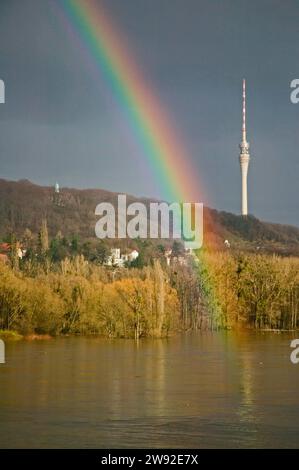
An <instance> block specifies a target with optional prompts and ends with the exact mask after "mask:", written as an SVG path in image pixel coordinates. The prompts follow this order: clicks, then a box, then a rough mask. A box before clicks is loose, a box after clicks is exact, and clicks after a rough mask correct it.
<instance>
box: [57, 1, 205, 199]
mask: <svg viewBox="0 0 299 470" xmlns="http://www.w3.org/2000/svg"><path fill="white" fill-rule="evenodd" d="M57 4H58V5H59V7H60V9H61V11H62V13H63V16H64V19H65V21H66V23H67V28H68V29H70V28H71V32H72V34H75V35H76V37H77V39H79V41H80V42H81V46H82V45H83V50H84V51H85V52H86V54H87V55H88V56H89V57H88V59H89V60H92V62H93V63H94V65H95V66H96V68H97V70H98V73H99V74H100V75H101V78H102V77H103V78H104V80H105V82H106V84H107V86H108V87H109V89H110V92H111V93H112V95H113V96H114V98H115V100H116V101H117V103H118V105H119V106H120V108H121V110H122V112H123V113H124V115H125V118H126V123H127V124H129V126H130V128H131V131H132V133H133V136H134V138H135V139H136V140H137V142H138V144H139V146H140V148H141V150H142V153H143V155H144V158H145V159H146V161H147V163H148V165H149V167H150V169H151V171H152V173H153V177H154V178H155V180H156V183H157V186H158V188H159V190H160V197H161V198H163V199H164V200H167V201H169V202H171V201H178V202H183V201H184V202H192V201H193V202H195V201H196V199H195V198H196V197H197V198H198V197H199V195H202V194H203V190H202V185H201V184H199V179H198V176H196V171H195V169H194V168H193V167H192V165H191V159H190V156H189V155H187V152H186V151H185V149H184V148H183V146H182V144H181V142H180V141H179V139H178V138H177V135H178V132H177V130H175V129H174V126H173V125H170V118H169V116H168V115H167V113H166V112H165V110H164V109H163V107H162V106H161V105H160V103H159V102H158V100H157V98H156V95H155V94H154V93H153V92H152V91H151V89H150V87H149V86H148V83H147V81H146V79H145V77H144V76H143V74H142V72H141V71H140V70H139V69H138V67H137V65H136V63H135V62H134V60H133V59H132V57H131V55H130V53H129V47H128V45H127V44H126V40H125V38H124V37H123V36H122V35H121V33H120V32H119V30H118V29H117V28H116V27H115V26H114V25H113V23H112V21H111V19H110V18H109V15H108V14H107V12H105V11H104V9H103V7H102V5H101V4H100V3H99V2H96V1H95V0H84V1H82V0H60V1H59V3H57ZM81 49H82V47H81ZM196 202H200V200H198V199H197V201H196Z"/></svg>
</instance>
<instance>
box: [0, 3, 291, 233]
mask: <svg viewBox="0 0 299 470" xmlns="http://www.w3.org/2000/svg"><path fill="white" fill-rule="evenodd" d="M103 3H104V4H105V6H106V8H107V9H108V10H109V12H110V13H111V15H112V17H113V18H114V20H115V22H116V24H118V25H119V26H120V28H121V30H122V32H123V33H124V34H125V35H126V36H127V38H128V41H129V43H130V44H131V46H132V50H133V52H134V55H135V57H136V60H137V61H138V63H139V65H140V67H141V68H142V70H143V71H144V73H145V74H146V76H147V77H149V80H150V81H151V82H152V83H153V86H154V88H155V89H156V91H157V94H158V96H159V97H160V100H161V103H162V104H163V106H165V107H166V108H167V109H168V110H169V112H170V114H171V116H172V117H173V119H174V121H175V123H176V125H177V127H178V128H179V129H180V131H181V133H182V135H183V136H184V141H185V143H186V146H187V147H188V149H189V151H190V153H191V155H192V159H193V163H194V165H195V166H196V167H197V168H198V172H199V174H200V178H201V179H202V180H203V181H205V184H206V186H207V187H208V189H209V193H210V195H211V203H212V204H213V205H214V206H215V207H217V208H219V209H226V210H231V211H234V212H238V211H239V201H240V194H239V193H240V174H239V163H238V143H239V141H240V121H241V116H240V114H241V113H240V91H241V80H242V78H243V77H246V79H247V85H248V133H249V140H250V143H251V155H252V159H251V163H250V168H249V188H250V192H249V204H250V211H251V212H253V213H254V214H255V215H257V216H259V217H262V218H265V219H271V220H273V221H278V222H290V223H295V224H299V215H298V214H299V212H298V202H297V200H298V199H297V181H298V170H299V165H298V154H297V149H298V143H299V142H298V124H299V105H297V106H296V105H292V104H291V103H290V98H289V95H290V90H289V84H290V81H291V80H292V79H293V78H299V65H298V57H299V54H298V53H299V41H298V39H299V37H298V36H299V27H298V25H299V5H298V2H297V1H296V0H285V1H284V2H281V1H278V0H250V1H249V0H247V1H245V0H238V1H235V0H222V1H220V0H218V1H217V0H109V1H108V0H106V1H104V2H103ZM0 52H1V53H0V78H2V79H4V80H5V84H6V104H5V105H1V106H0V170H1V171H0V175H1V176H2V177H7V178H14V179H18V178H23V177H26V178H30V179H32V180H34V181H37V182H41V183H43V184H53V183H54V181H55V180H56V179H58V180H59V181H60V183H61V184H62V185H71V186H79V187H94V186H97V187H104V188H107V189H112V190H119V191H127V192H130V193H135V194H139V195H144V194H146V195H153V196H154V195H155V191H156V188H155V182H152V181H151V180H150V178H147V177H146V171H147V168H146V166H145V165H144V163H143V157H142V156H141V157H140V153H139V149H138V146H137V145H136V144H135V142H134V136H132V135H129V134H128V132H127V130H126V126H125V122H124V121H123V120H124V117H123V115H122V114H121V112H120V111H119V109H118V108H117V106H116V104H115V103H114V102H113V100H111V98H110V97H109V94H107V89H106V85H105V83H104V82H103V81H102V80H101V77H100V74H99V75H94V74H93V73H92V71H91V69H90V68H89V66H88V63H87V61H86V60H85V57H84V55H83V54H82V53H81V52H80V50H79V48H78V45H77V44H76V42H74V40H73V39H72V38H71V37H70V36H69V35H68V34H67V32H66V31H65V29H64V24H63V22H62V21H61V19H60V18H59V17H58V16H57V14H56V11H55V9H54V8H53V1H51V2H50V1H46V0H35V1H34V0H22V1H20V0H9V1H8V0H7V1H5V0H4V1H3V0H2V1H1V3H0Z"/></svg>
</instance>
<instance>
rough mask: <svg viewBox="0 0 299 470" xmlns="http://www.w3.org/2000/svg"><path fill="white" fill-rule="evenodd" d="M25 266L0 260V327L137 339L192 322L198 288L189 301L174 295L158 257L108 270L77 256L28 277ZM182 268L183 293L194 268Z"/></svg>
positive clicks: (168, 274)
mask: <svg viewBox="0 0 299 470" xmlns="http://www.w3.org/2000/svg"><path fill="white" fill-rule="evenodd" d="M28 269H29V268H28V266H27V267H26V266H24V270H23V271H20V270H19V269H15V268H11V267H9V266H7V265H5V264H3V263H0V329H10V330H16V331H18V332H20V333H22V334H30V333H37V334H47V333H48V334H51V335H58V334H100V335H104V336H107V337H125V338H140V337H147V336H150V337H163V336H167V335H169V334H170V333H172V332H174V331H178V330H180V329H182V328H188V327H191V326H192V325H193V324H195V323H196V322H195V320H194V318H193V317H194V314H195V313H194V312H196V311H197V310H196V308H194V307H195V306H196V304H197V305H199V303H200V298H199V292H198V298H196V296H195V295H194V293H193V298H194V302H193V303H192V301H191V300H190V298H189V296H187V298H185V297H184V296H180V292H179V291H178V290H177V288H176V287H177V283H178V281H177V280H176V278H177V277H178V274H177V273H176V272H175V271H170V272H166V270H165V269H162V267H161V263H160V262H159V261H158V260H156V261H154V262H153V263H152V266H147V267H145V268H143V269H125V268H123V269H119V270H109V269H107V268H105V267H101V266H96V265H94V264H92V263H89V262H88V261H86V260H85V259H84V257H83V256H82V255H81V256H76V257H75V258H73V259H69V258H66V259H65V260H63V261H62V262H61V263H60V264H59V266H55V267H53V266H50V265H49V264H47V263H46V264H45V265H40V267H39V269H38V270H36V268H35V269H34V275H33V276H30V275H29V274H28V273H29V271H28ZM185 269H186V273H185V274H186V276H185V278H184V282H183V283H182V282H181V281H180V282H179V286H180V289H183V290H184V291H185V292H188V289H190V280H191V279H192V276H194V273H193V272H192V270H191V269H190V268H187V267H185ZM193 282H195V281H194V279H193ZM187 284H189V286H188V287H187ZM184 285H185V288H184V287H183V286H184ZM182 311H183V314H182V313H181V312H182Z"/></svg>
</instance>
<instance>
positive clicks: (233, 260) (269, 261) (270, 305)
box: [199, 252, 299, 329]
mask: <svg viewBox="0 0 299 470" xmlns="http://www.w3.org/2000/svg"><path fill="white" fill-rule="evenodd" d="M202 261H203V262H202V263H201V267H200V274H199V275H200V277H201V282H203V283H204V285H205V298H206V299H207V302H208V303H209V310H210V312H212V325H214V326H217V327H225V328H234V327H244V326H246V327H251V328H257V329H269V328H271V329H295V328H298V327H299V258H295V257H279V256H275V255H271V256H269V255H250V254H233V255H232V254H231V253H230V252H227V253H223V252H222V253H206V254H205V255H204V256H203V257H202Z"/></svg>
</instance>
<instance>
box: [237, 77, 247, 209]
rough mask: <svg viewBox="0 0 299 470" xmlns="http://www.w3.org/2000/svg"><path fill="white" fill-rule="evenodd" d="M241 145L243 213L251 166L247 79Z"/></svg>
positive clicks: (244, 82)
mask: <svg viewBox="0 0 299 470" xmlns="http://www.w3.org/2000/svg"><path fill="white" fill-rule="evenodd" d="M239 147H240V157H239V160H240V167H241V176H242V215H245V216H246V215H247V214H248V203H247V174H248V166H249V160H250V155H249V143H248V142H247V140H246V81H245V79H244V80H243V108H242V142H241V143H240V145H239Z"/></svg>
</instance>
